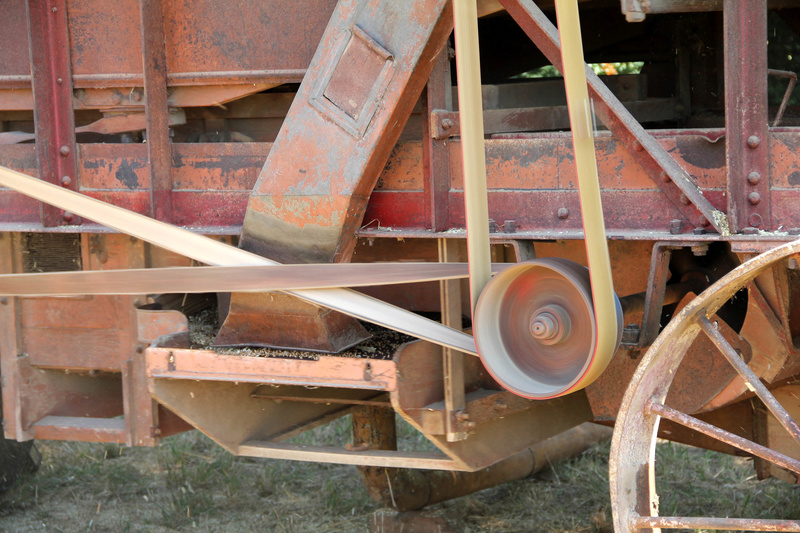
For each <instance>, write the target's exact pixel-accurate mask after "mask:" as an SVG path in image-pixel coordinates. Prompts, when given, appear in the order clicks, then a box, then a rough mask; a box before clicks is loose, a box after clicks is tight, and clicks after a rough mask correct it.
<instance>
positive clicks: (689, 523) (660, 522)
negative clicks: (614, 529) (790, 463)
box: [631, 516, 800, 531]
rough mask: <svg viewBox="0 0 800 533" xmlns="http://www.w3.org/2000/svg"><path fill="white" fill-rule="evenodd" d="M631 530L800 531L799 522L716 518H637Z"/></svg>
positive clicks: (633, 519)
mask: <svg viewBox="0 0 800 533" xmlns="http://www.w3.org/2000/svg"><path fill="white" fill-rule="evenodd" d="M631 526H632V527H631V529H656V528H664V529H714V530H720V529H725V530H729V531H800V522H798V521H797V520H763V519H760V518H715V517H695V516H635V517H633V518H631Z"/></svg>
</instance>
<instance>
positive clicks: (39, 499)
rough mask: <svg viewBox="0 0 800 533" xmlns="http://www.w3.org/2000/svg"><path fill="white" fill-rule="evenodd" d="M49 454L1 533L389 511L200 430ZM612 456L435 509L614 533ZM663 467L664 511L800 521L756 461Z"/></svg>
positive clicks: (283, 528) (590, 454) (330, 526)
mask: <svg viewBox="0 0 800 533" xmlns="http://www.w3.org/2000/svg"><path fill="white" fill-rule="evenodd" d="M346 424H347V421H346V420H343V421H342V422H341V423H339V424H338V425H336V424H335V425H333V426H331V427H332V429H324V428H323V430H315V431H316V432H317V435H316V437H319V432H320V431H323V432H324V431H328V432H331V431H332V432H334V433H339V434H340V436H341V435H344V434H346V432H347V431H348V430H347V425H346ZM323 437H324V435H323ZM412 438H413V437H412ZM39 448H40V450H41V452H42V455H43V461H42V466H41V469H40V471H39V473H38V474H36V475H35V476H31V477H28V478H25V479H24V480H23V481H22V482H20V483H18V484H17V485H15V486H14V488H12V489H11V490H10V491H8V492H6V493H4V494H2V495H0V531H9V532H30V531H56V532H58V531H63V532H88V531H96V532H100V531H108V532H126V531H130V532H133V531H153V532H172V531H202V532H211V531H215V532H216V531H237V532H239V531H241V532H249V531H259V532H273V531H274V532H286V533H289V532H291V533H297V532H349V531H354V532H367V531H368V530H369V526H368V523H369V518H370V516H371V515H372V513H374V512H375V511H376V510H378V506H377V505H376V504H374V503H373V502H371V501H370V500H369V498H368V497H367V494H366V491H365V489H364V488H363V486H362V485H361V482H360V479H359V476H358V472H357V471H356V469H355V467H346V466H332V465H313V464H305V463H292V462H279V461H265V460H255V459H247V458H235V457H232V456H230V455H228V454H227V453H226V452H224V451H222V450H221V449H219V448H218V447H216V446H215V445H214V444H213V443H211V442H210V441H209V440H208V439H206V438H205V437H203V436H202V435H200V434H198V433H190V434H186V435H182V436H179V437H175V438H171V439H165V441H164V442H163V443H162V445H161V446H160V447H158V448H156V449H137V448H124V447H120V446H116V445H101V444H85V443H61V442H40V443H39ZM607 455H608V444H604V445H600V446H598V447H595V448H593V449H591V450H589V451H587V452H586V453H584V454H583V456H581V457H580V458H578V459H575V460H572V461H568V462H565V463H561V464H559V465H555V466H554V467H552V468H550V469H547V470H545V471H544V472H542V473H540V474H539V475H537V476H535V477H533V478H531V479H528V480H524V481H519V482H513V483H509V484H506V485H503V486H501V487H498V488H494V489H489V490H486V491H483V492H481V493H478V494H475V495H472V496H468V497H464V498H460V499H458V500H455V501H452V502H448V503H445V504H441V505H438V506H435V508H434V509H436V512H437V513H439V514H440V515H442V516H444V517H446V518H448V520H449V521H450V523H451V524H453V526H454V527H455V529H456V530H457V531H464V532H497V533H500V532H504V533H505V532H528V531H534V532H539V531H541V532H559V533H561V532H568V533H577V532H610V531H611V525H610V519H611V511H610V505H609V496H608V488H607V486H608V474H607V471H608V461H607ZM658 464H659V465H660V470H661V472H662V474H663V475H662V476H661V478H662V480H661V481H660V484H659V493H660V495H661V509H662V514H665V515H666V514H675V513H679V512H683V513H684V514H687V515H698V514H700V515H706V514H717V515H722V516H726V515H728V516H770V517H773V518H775V517H798V516H800V494H798V492H797V490H798V489H797V487H796V486H789V485H786V484H783V483H780V482H777V481H775V480H769V481H767V482H759V481H757V480H756V479H755V477H754V476H753V475H752V467H751V464H750V462H749V461H748V460H746V459H741V458H731V457H727V456H720V455H717V454H714V453H710V452H704V451H700V450H694V449H690V448H686V447H683V446H676V445H672V444H666V443H665V444H662V445H660V446H659V449H658ZM687 481H691V482H687Z"/></svg>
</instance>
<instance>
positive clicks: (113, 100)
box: [111, 93, 122, 105]
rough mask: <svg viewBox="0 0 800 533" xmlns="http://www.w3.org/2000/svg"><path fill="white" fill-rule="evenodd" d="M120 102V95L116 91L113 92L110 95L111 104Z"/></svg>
mask: <svg viewBox="0 0 800 533" xmlns="http://www.w3.org/2000/svg"><path fill="white" fill-rule="evenodd" d="M120 102H122V98H120V96H119V95H118V94H117V93H114V94H112V95H111V103H112V104H114V105H118V104H119V103H120Z"/></svg>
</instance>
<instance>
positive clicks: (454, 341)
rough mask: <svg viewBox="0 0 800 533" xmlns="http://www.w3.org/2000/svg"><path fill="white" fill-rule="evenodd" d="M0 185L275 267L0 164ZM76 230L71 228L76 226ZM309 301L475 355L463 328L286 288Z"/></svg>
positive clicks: (230, 260) (229, 259) (203, 251)
mask: <svg viewBox="0 0 800 533" xmlns="http://www.w3.org/2000/svg"><path fill="white" fill-rule="evenodd" d="M0 186H3V187H9V188H11V189H14V190H15V191H17V192H20V193H22V194H25V195H27V196H31V197H33V198H35V199H37V200H40V201H42V202H46V203H48V204H51V205H54V206H56V207H59V208H61V209H64V210H65V211H69V212H71V213H74V214H76V215H79V216H81V217H84V218H86V219H89V220H94V221H95V222H97V223H99V224H103V225H104V226H108V227H109V228H113V229H116V230H117V231H120V232H122V233H126V234H128V235H131V236H133V237H136V238H138V239H141V240H143V241H145V242H149V243H151V244H155V245H156V246H160V247H162V248H165V249H167V250H170V251H172V252H175V253H178V254H181V255H185V256H186V257H191V258H192V259H195V260H197V261H199V262H201V263H205V264H207V265H215V266H240V265H277V264H278V263H276V262H274V261H271V260H269V259H266V258H264V257H261V256H259V255H256V254H253V253H250V252H248V251H246V250H240V249H239V248H235V247H233V246H229V245H227V244H224V243H221V242H219V241H216V240H214V239H209V238H208V237H204V236H203V235H198V234H195V233H192V232H191V231H189V230H185V229H183V228H179V227H177V226H173V225H171V224H166V223H164V222H159V221H158V220H153V219H152V218H149V217H146V216H144V215H140V214H138V213H133V212H131V211H128V210H126V209H122V208H120V207H117V206H114V205H111V204H107V203H105V202H101V201H100V200H95V199H94V198H89V197H88V196H85V195H83V194H79V193H75V192H72V191H68V190H66V189H64V188H63V187H58V186H56V185H52V184H50V183H47V182H44V181H42V180H39V179H36V178H32V177H30V176H26V175H25V174H21V173H19V172H16V171H14V170H11V169H8V168H4V167H0ZM77 229H78V228H76V230H77ZM286 292H287V293H289V294H292V295H293V296H297V297H298V298H301V299H303V300H305V301H307V302H311V303H312V304H316V305H321V306H323V307H328V308H330V309H334V310H336V311H341V312H343V313H345V314H348V315H350V316H353V317H355V318H359V319H361V320H366V321H367V322H372V323H374V324H378V325H380V326H384V327H387V328H390V329H394V330H396V331H400V332H401V333H407V334H408V335H412V336H414V337H417V338H420V339H425V340H428V341H430V342H433V343H436V344H440V345H442V346H446V347H449V348H453V349H455V350H459V351H462V352H465V353H469V354H472V355H477V353H478V352H477V349H476V348H475V339H473V338H472V336H471V335H467V334H466V333H464V332H462V331H457V330H455V329H453V328H449V327H447V326H445V325H443V324H440V323H438V322H434V321H433V320H429V319H427V318H425V317H422V316H419V315H416V314H414V313H411V312H410V311H406V310H405V309H401V308H399V307H396V306H394V305H391V304H388V303H386V302H383V301H381V300H378V299H376V298H371V297H369V296H367V295H365V294H361V293H358V292H356V291H353V290H350V289H298V290H291V291H286Z"/></svg>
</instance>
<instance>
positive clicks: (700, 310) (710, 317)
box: [610, 242, 800, 533]
mask: <svg viewBox="0 0 800 533" xmlns="http://www.w3.org/2000/svg"><path fill="white" fill-rule="evenodd" d="M798 253H800V242H793V243H788V244H786V245H783V246H780V247H778V248H775V249H773V250H770V251H769V252H767V253H764V254H762V255H760V256H758V257H755V258H754V259H751V260H750V261H747V262H745V263H743V264H742V265H740V266H738V267H737V268H735V269H734V270H732V271H731V272H730V273H728V274H727V275H726V276H724V277H723V278H721V279H720V280H719V281H718V282H716V283H714V284H713V285H712V286H711V287H709V288H708V289H707V290H706V291H704V292H703V293H702V294H701V295H700V296H698V297H696V298H695V299H693V300H692V301H691V302H690V303H689V304H688V305H686V306H685V307H684V308H683V309H682V310H681V311H680V313H678V314H677V315H676V316H675V317H674V318H673V319H672V321H671V322H670V323H669V324H668V325H667V327H666V328H665V329H664V331H663V332H662V333H661V335H660V336H659V337H658V339H657V340H656V342H655V343H654V344H653V345H652V346H651V348H650V350H649V351H648V352H647V354H646V356H645V357H644V359H643V360H642V362H641V363H640V365H639V367H638V368H637V370H636V373H635V375H634V377H633V379H632V380H631V383H630V385H629V386H628V389H627V392H626V393H625V397H624V398H623V401H622V405H621V407H620V411H619V414H618V417H617V422H616V428H615V431H614V437H613V440H612V446H611V456H610V489H611V502H612V511H613V515H614V527H615V531H616V532H617V533H628V532H632V531H653V530H655V531H658V530H659V529H658V528H670V529H699V530H735V531H741V530H747V531H800V521H795V520H774V519H771V520H770V519H755V518H750V519H748V518H728V517H686V516H674V517H666V516H658V494H657V491H656V479H655V472H654V461H655V447H656V439H657V435H658V430H659V424H660V423H661V421H662V419H664V420H669V421H671V423H674V424H678V425H679V426H682V427H684V428H688V429H690V430H691V431H694V432H699V433H701V434H703V435H705V436H706V437H710V438H711V439H714V440H715V441H717V442H721V443H724V444H725V445H729V446H732V447H733V448H736V449H738V450H740V451H741V452H744V454H749V455H752V456H753V457H755V458H757V459H756V460H757V461H766V462H768V463H770V464H771V465H776V466H777V467H780V468H782V469H785V470H788V471H789V472H792V473H793V474H795V475H800V461H798V460H797V459H795V458H793V457H789V456H787V455H785V454H784V453H781V452H780V451H777V450H776V449H771V447H768V446H765V445H762V444H759V443H757V442H754V440H758V439H754V440H750V439H747V438H744V437H742V436H740V435H736V434H734V433H732V432H729V431H725V430H723V429H721V428H719V427H717V426H714V425H711V424H709V423H708V422H704V421H702V420H700V419H699V418H697V417H695V416H691V415H690V414H688V413H687V412H686V411H689V412H691V411H690V410H688V409H676V408H674V407H672V406H670V405H667V404H670V403H671V402H670V401H668V398H667V397H668V394H669V392H670V387H671V386H672V384H673V380H674V379H675V376H676V374H678V367H679V365H680V364H681V362H682V361H683V359H684V356H685V355H686V353H687V350H689V348H690V346H691V345H692V343H693V342H694V341H695V340H696V339H697V340H703V339H702V337H701V338H699V339H698V336H706V337H707V338H708V339H709V340H710V341H711V343H713V345H714V346H715V347H716V349H717V350H718V351H719V352H720V353H721V354H722V356H724V360H726V361H727V362H728V363H729V364H730V366H731V367H732V368H733V369H735V372H736V374H737V375H738V376H739V379H741V380H742V381H743V383H744V384H745V385H746V386H747V388H748V389H749V390H750V392H751V393H752V394H754V395H755V396H757V397H758V399H760V400H761V402H763V404H764V405H765V406H766V408H767V409H768V410H769V413H770V415H771V416H772V417H774V418H773V420H775V421H776V422H775V424H776V426H777V425H778V424H780V426H783V429H781V431H783V430H785V431H786V432H787V433H788V435H789V436H790V437H791V438H790V439H787V440H790V441H792V444H791V445H792V446H794V445H795V443H800V427H798V425H797V423H796V422H795V421H794V420H793V419H792V416H791V415H790V414H789V412H788V411H787V410H786V409H785V408H784V406H783V405H781V403H780V402H779V401H778V400H776V396H775V395H773V393H772V392H770V391H769V390H768V389H767V386H766V385H765V384H764V383H763V382H762V381H761V380H760V379H759V377H758V376H757V375H756V373H754V372H753V369H752V368H751V367H752V366H753V364H752V362H751V363H750V366H748V364H747V363H745V361H744V360H743V357H742V356H741V355H740V353H739V352H738V351H737V350H736V349H735V348H734V347H733V346H732V344H731V342H729V340H727V339H726V338H725V335H723V333H722V330H723V328H724V324H721V323H719V322H721V321H718V319H717V318H716V313H717V311H719V310H720V308H721V307H722V306H723V305H724V304H725V303H726V302H728V301H729V300H730V299H731V298H733V297H734V295H736V294H737V293H738V292H739V291H740V290H741V289H743V288H745V287H747V286H748V284H751V282H752V281H753V280H754V279H755V278H756V276H758V275H760V274H764V273H766V272H767V270H768V269H771V268H773V267H775V268H779V269H780V268H785V262H786V261H787V260H788V258H789V257H790V256H792V255H795V254H798ZM790 342H791V341H790ZM687 361H688V358H687ZM787 405H788V404H787ZM780 426H777V427H778V429H780ZM782 451H783V450H782ZM793 455H796V454H793Z"/></svg>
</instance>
